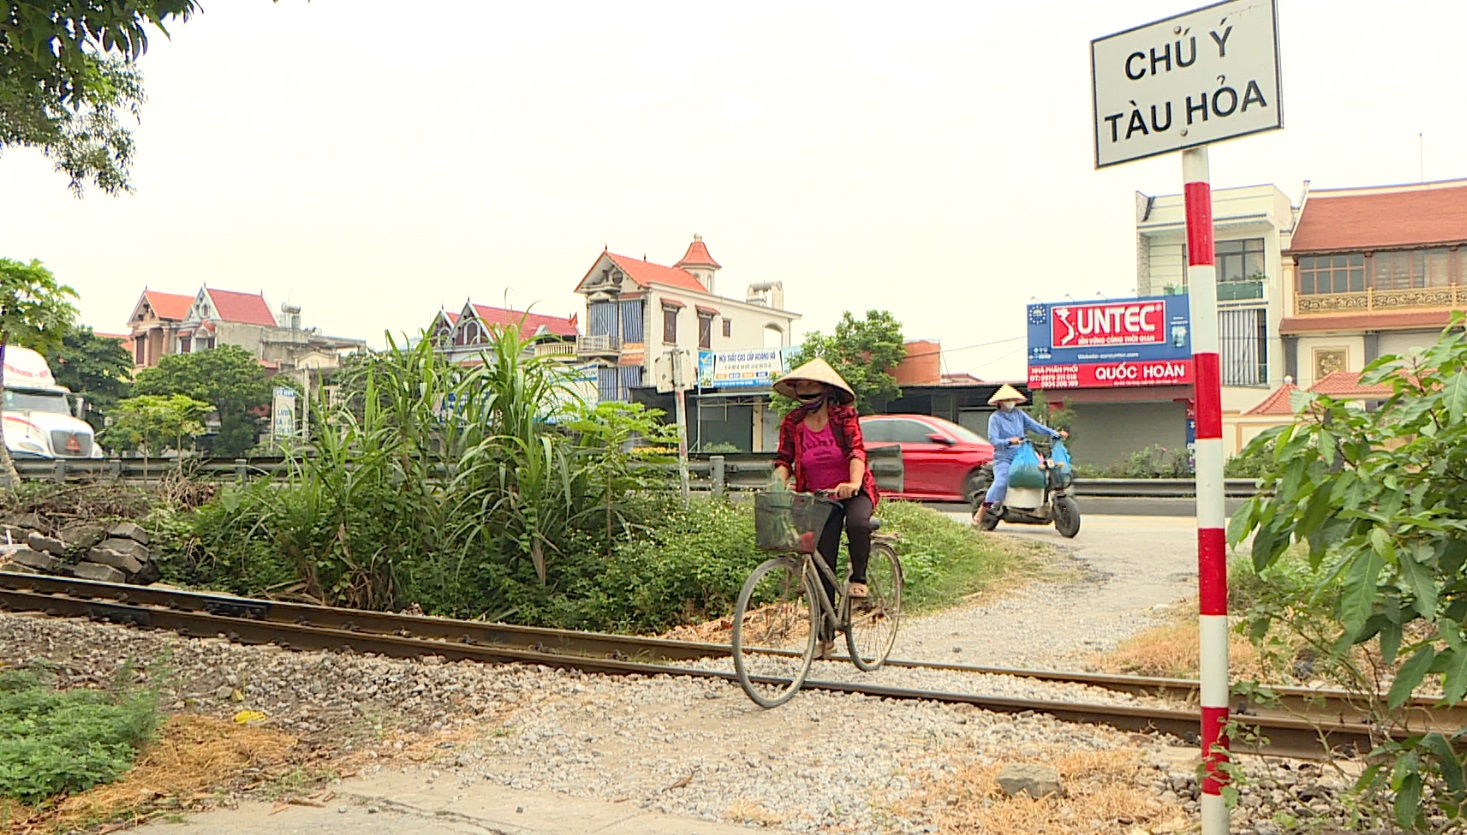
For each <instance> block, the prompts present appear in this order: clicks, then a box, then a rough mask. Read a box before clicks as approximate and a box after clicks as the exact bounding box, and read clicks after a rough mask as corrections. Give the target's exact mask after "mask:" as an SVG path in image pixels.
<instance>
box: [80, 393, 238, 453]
mask: <svg viewBox="0 0 1467 835" xmlns="http://www.w3.org/2000/svg"><path fill="white" fill-rule="evenodd" d="M212 408H213V407H212V406H210V405H209V404H208V403H205V402H204V401H202V400H195V399H193V398H192V397H189V396H188V395H186V394H170V395H166V396H165V395H158V394H144V395H139V396H138V397H129V398H127V399H126V400H123V401H122V402H121V403H119V404H117V416H116V419H114V420H113V421H112V425H111V426H108V427H107V428H106V429H104V430H102V435H101V438H100V440H101V442H102V443H103V444H104V445H106V446H107V447H108V448H111V449H118V450H129V451H131V450H136V449H141V450H142V452H143V457H144V458H145V459H146V458H150V457H153V456H157V455H162V454H163V453H164V452H165V451H167V450H169V449H174V450H177V451H178V452H179V453H180V454H182V453H184V452H186V451H187V450H185V449H184V441H185V440H187V441H188V442H189V444H190V446H192V442H193V439H194V438H197V437H198V436H200V435H202V434H204V416H205V415H207V414H208V413H209V410H210V409H212ZM145 466H146V465H145Z"/></svg>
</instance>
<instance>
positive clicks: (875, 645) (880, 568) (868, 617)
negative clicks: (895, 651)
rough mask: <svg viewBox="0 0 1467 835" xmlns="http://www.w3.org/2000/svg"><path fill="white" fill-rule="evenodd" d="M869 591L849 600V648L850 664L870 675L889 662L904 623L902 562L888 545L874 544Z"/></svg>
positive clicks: (868, 565)
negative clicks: (900, 626)
mask: <svg viewBox="0 0 1467 835" xmlns="http://www.w3.org/2000/svg"><path fill="white" fill-rule="evenodd" d="M866 588H867V589H868V590H869V594H868V595H867V596H866V597H865V598H862V599H856V600H852V601H850V604H851V605H850V616H851V624H850V628H848V629H847V630H846V646H847V647H848V648H849V649H850V651H851V661H852V662H854V663H855V665H856V666H857V667H859V668H861V669H862V670H865V671H866V672H870V671H872V670H875V669H877V668H878V667H880V666H881V665H882V664H885V663H886V657H887V656H888V655H890V654H891V647H892V644H894V643H896V634H897V626H898V625H900V623H901V620H902V563H901V561H900V560H898V559H897V555H896V551H895V550H894V549H893V548H892V547H891V546H890V545H888V544H886V543H885V542H873V543H871V561H870V562H869V563H868V564H867V566H866Z"/></svg>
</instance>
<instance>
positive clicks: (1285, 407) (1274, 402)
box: [1243, 383, 1299, 416]
mask: <svg viewBox="0 0 1467 835" xmlns="http://www.w3.org/2000/svg"><path fill="white" fill-rule="evenodd" d="M1298 390H1299V387H1298V386H1296V385H1294V384H1293V383H1284V384H1283V385H1281V386H1279V387H1278V388H1276V389H1274V390H1273V392H1272V393H1271V394H1269V396H1267V397H1265V398H1263V402H1262V403H1259V404H1258V405H1257V406H1254V407H1253V408H1251V409H1249V410H1247V411H1245V412H1244V413H1243V414H1244V415H1245V416H1246V415H1292V414H1293V413H1294V407H1293V405H1292V403H1291V401H1290V395H1292V394H1293V393H1294V392H1296V391H1298Z"/></svg>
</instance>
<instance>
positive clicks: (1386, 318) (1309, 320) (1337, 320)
mask: <svg viewBox="0 0 1467 835" xmlns="http://www.w3.org/2000/svg"><path fill="white" fill-rule="evenodd" d="M1451 320H1452V311H1451V310H1447V309H1438V310H1411V311H1403V312H1401V313H1379V312H1377V313H1348V314H1345V315H1342V316H1331V315H1310V316H1286V317H1284V320H1283V321H1282V322H1280V323H1279V333H1281V334H1285V335H1287V334H1291V333H1315V332H1322V331H1361V330H1370V331H1389V330H1413V329H1421V328H1444V327H1446V326H1447V324H1448V323H1449V322H1451Z"/></svg>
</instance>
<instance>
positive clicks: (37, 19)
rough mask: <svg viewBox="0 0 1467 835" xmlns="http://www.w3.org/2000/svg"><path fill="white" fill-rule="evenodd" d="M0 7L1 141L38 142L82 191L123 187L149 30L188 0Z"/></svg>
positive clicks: (49, 1) (185, 8)
mask: <svg viewBox="0 0 1467 835" xmlns="http://www.w3.org/2000/svg"><path fill="white" fill-rule="evenodd" d="M7 6H8V8H7V9H6V11H5V12H4V13H3V15H0V148H5V147H32V148H39V149H40V150H41V151H42V152H43V153H45V154H46V156H48V157H50V158H52V159H54V160H56V169H57V170H58V171H60V172H62V173H64V174H66V175H67V176H68V177H69V178H70V180H71V188H72V190H73V191H75V192H77V193H78V194H80V193H81V190H82V186H83V184H84V183H85V182H92V183H94V184H95V185H96V186H97V187H98V188H100V189H102V190H103V191H105V192H108V193H112V194H115V193H118V192H122V191H127V190H128V189H129V186H128V166H129V165H130V164H131V163H132V158H133V141H132V132H131V131H130V130H129V129H128V128H127V127H125V126H124V125H123V121H122V118H121V117H131V118H132V119H134V120H136V118H137V116H138V113H139V108H140V107H141V105H142V102H143V99H144V95H143V87H142V76H141V74H140V73H139V72H138V70H137V68H136V66H135V62H136V61H137V59H138V58H140V57H141V56H142V54H143V53H144V52H145V51H146V50H147V47H148V30H149V29H150V28H153V27H156V28H157V29H158V31H161V32H163V33H164V35H167V33H168V30H167V29H166V28H165V24H167V23H169V22H171V21H173V20H180V21H182V20H187V19H188V17H189V15H191V14H193V13H194V11H195V10H196V4H195V3H194V2H193V0H87V2H85V3H76V2H69V0H12V2H10V3H8V4H7Z"/></svg>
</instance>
